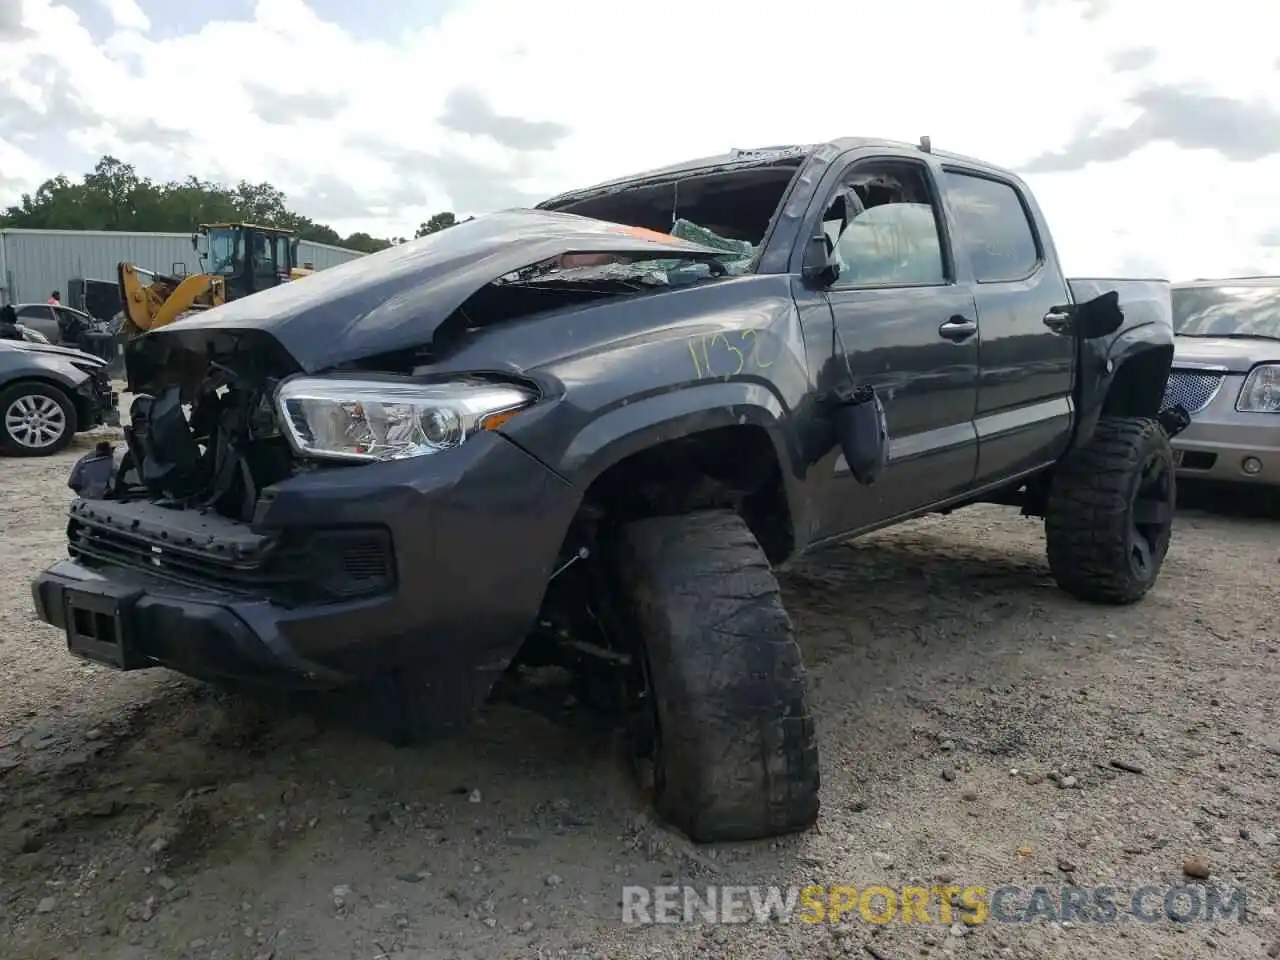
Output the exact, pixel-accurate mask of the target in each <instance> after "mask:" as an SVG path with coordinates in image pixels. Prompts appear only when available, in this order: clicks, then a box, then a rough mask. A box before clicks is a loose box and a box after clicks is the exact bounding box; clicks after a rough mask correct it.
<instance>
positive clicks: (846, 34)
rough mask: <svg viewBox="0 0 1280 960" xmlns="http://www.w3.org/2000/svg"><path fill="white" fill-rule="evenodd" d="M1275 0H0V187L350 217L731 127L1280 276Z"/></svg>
mask: <svg viewBox="0 0 1280 960" xmlns="http://www.w3.org/2000/svg"><path fill="white" fill-rule="evenodd" d="M1277 36H1280V6H1278V5H1276V4H1274V3H1268V2H1265V0H1220V2H1218V3H1216V4H1209V3H1206V2H1205V0H1164V2H1162V3H1161V2H1157V0H968V2H964V3H945V2H940V0H891V2H883V3H875V4H873V3H870V2H868V0H787V2H785V3H779V2H775V0H756V2H751V0H736V2H729V0H646V2H645V3H643V4H634V3H621V2H620V3H607V2H600V0H596V2H588V0H540V2H535V3H528V2H524V0H218V2H217V3H213V4H207V5H206V4H200V3H196V2H193V0H0V203H7V202H12V201H13V200H15V199H16V198H17V197H18V195H19V194H20V193H21V192H22V191H24V190H30V189H32V188H34V187H35V186H36V185H37V184H38V183H40V181H42V180H43V179H44V178H46V177H48V176H51V175H53V174H56V173H60V172H63V173H68V174H70V175H73V176H78V175H79V174H81V173H83V172H85V171H86V170H87V169H89V168H90V167H91V166H92V164H93V162H94V161H95V160H96V159H97V157H99V156H100V155H102V154H103V153H112V154H114V155H116V156H118V157H120V158H121V159H124V160H127V161H129V162H131V163H133V164H134V165H135V166H137V167H138V169H139V170H140V172H142V173H143V174H145V175H148V176H151V177H153V178H162V179H163V178H170V177H181V176H185V175H186V174H189V173H194V174H197V175H199V176H202V177H206V178H212V179H220V180H225V181H234V180H238V179H240V178H247V179H250V180H255V181H257V180H269V181H271V182H273V183H275V184H276V185H277V186H279V187H281V188H282V189H284V190H285V191H286V192H287V193H288V194H289V198H290V201H291V205H292V206H294V207H295V208H296V209H298V210H299V211H301V212H303V213H305V214H308V215H309V216H311V217H314V218H315V219H317V220H320V221H324V222H328V223H330V224H332V225H333V226H334V227H335V228H337V229H338V230H339V231H341V232H343V233H349V232H352V231H354V230H366V231H368V232H370V233H373V234H376V235H394V234H402V233H405V232H407V231H412V229H413V227H414V226H415V225H416V224H417V223H419V222H420V221H422V220H424V219H426V217H427V216H429V215H430V214H431V213H433V212H435V211H437V210H442V209H452V210H454V211H457V212H458V213H459V214H470V213H483V212H485V211H487V210H492V209H496V208H501V207H506V206H512V205H518V204H521V203H527V202H532V201H536V200H538V199H541V198H543V197H545V196H548V195H550V194H552V193H555V192H558V191H560V190H562V189H566V188H569V187H573V186H579V185H583V184H586V183H591V182H596V181H599V180H602V179H606V178H610V177H613V176H620V175H623V174H626V173H631V172H635V171H638V170H643V169H647V168H651V167H655V166H660V165H663V164H666V163H669V162H674V161H677V160H681V159H685V158H687V157H692V156H701V155H705V154H708V153H717V152H721V151H723V150H726V149H728V148H731V147H751V146H759V145H768V144H781V143H804V142H813V141H820V140H826V139H830V138H833V137H837V136H842V135H868V136H883V137H890V138H894V139H902V140H908V141H913V142H914V141H915V140H916V139H918V137H919V136H920V135H921V134H929V135H930V136H931V137H932V139H933V143H934V145H935V146H936V147H937V148H939V149H946V150H952V151H957V152H961V153H967V154H972V155H975V156H979V157H981V158H983V159H985V160H990V161H993V162H996V163H999V164H1003V165H1006V166H1009V167H1012V168H1014V169H1016V170H1018V171H1019V172H1021V173H1022V174H1023V175H1024V176H1026V177H1027V179H1028V180H1029V182H1030V183H1031V185H1032V187H1033V188H1034V189H1035V190H1036V193H1037V196H1038V197H1039V199H1040V201H1041V204H1042V205H1043V206H1044V207H1045V209H1046V212H1047V213H1048V215H1049V217H1050V218H1051V220H1052V226H1053V229H1054V233H1055V236H1056V239H1057V242H1058V246H1059V248H1060V252H1061V253H1062V255H1063V257H1064V259H1065V260H1066V265H1067V268H1068V270H1069V271H1070V272H1072V273H1075V274H1095V275H1096V274H1115V273H1128V274H1133V273H1138V274H1142V275H1152V274H1155V275H1162V276H1168V277H1172V278H1174V279H1179V278H1183V277H1188V276H1206V275H1214V274H1224V273H1228V272H1250V273H1257V272H1267V271H1271V272H1280V59H1278V58H1280V43H1277V41H1276V38H1277Z"/></svg>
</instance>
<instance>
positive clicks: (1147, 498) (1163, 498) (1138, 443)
mask: <svg viewBox="0 0 1280 960" xmlns="http://www.w3.org/2000/svg"><path fill="white" fill-rule="evenodd" d="M1176 499H1177V488H1176V485H1175V481H1174V467H1173V450H1172V448H1171V447H1170V446H1169V437H1168V435H1167V434H1166V433H1165V432H1164V428H1163V427H1161V426H1160V424H1159V423H1158V422H1157V421H1156V420H1154V419H1148V418H1119V417H1116V418H1110V417H1108V418H1103V419H1102V420H1100V421H1099V422H1098V426H1097V428H1096V429H1095V430H1094V433H1093V436H1092V437H1091V438H1090V439H1089V441H1088V443H1086V444H1085V445H1084V446H1082V447H1080V448H1079V449H1077V450H1074V451H1072V452H1071V453H1070V454H1068V455H1067V457H1066V459H1065V460H1064V461H1063V463H1062V464H1061V466H1060V467H1059V469H1058V472H1057V474H1056V476H1055V477H1054V479H1053V484H1052V487H1051V488H1050V492H1049V505H1048V510H1047V512H1046V515H1045V540H1046V545H1047V547H1048V553H1049V569H1050V570H1051V571H1052V572H1053V577H1054V579H1055V580H1056V581H1057V582H1058V586H1060V587H1061V588H1062V589H1063V590H1065V591H1067V593H1070V594H1071V595H1072V596H1075V597H1077V598H1079V599H1081V600H1088V601H1091V602H1094V603H1108V604H1130V603H1135V602H1137V601H1138V600H1140V599H1142V597H1144V596H1145V595H1146V594H1147V592H1148V591H1149V590H1150V589H1151V588H1152V586H1154V585H1155V582H1156V579H1157V578H1158V577H1159V575H1160V568H1161V567H1162V566H1163V565H1164V558H1165V555H1166V554H1167V553H1168V551H1169V540H1170V537H1171V535H1172V532H1173V516H1174V510H1175V504H1176Z"/></svg>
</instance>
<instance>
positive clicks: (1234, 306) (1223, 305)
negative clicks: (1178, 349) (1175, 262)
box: [1173, 283, 1280, 340]
mask: <svg viewBox="0 0 1280 960" xmlns="http://www.w3.org/2000/svg"><path fill="white" fill-rule="evenodd" d="M1173 329H1174V332H1175V333H1177V334H1178V335H1180V336H1184V337H1261V338H1264V339H1270V340H1280V283H1277V284H1276V285H1275V286H1270V287H1247V286H1225V285H1224V286H1221V287H1186V288H1183V289H1181V290H1174V291H1173Z"/></svg>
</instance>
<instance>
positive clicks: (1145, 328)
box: [1076, 323, 1173, 445]
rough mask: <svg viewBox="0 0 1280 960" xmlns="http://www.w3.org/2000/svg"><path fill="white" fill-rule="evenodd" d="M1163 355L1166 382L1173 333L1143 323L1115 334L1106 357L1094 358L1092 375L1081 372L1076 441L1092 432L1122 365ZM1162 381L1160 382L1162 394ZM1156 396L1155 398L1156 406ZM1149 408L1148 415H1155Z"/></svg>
mask: <svg viewBox="0 0 1280 960" xmlns="http://www.w3.org/2000/svg"><path fill="white" fill-rule="evenodd" d="M1157 352H1159V353H1163V354H1165V356H1166V363H1164V364H1163V367H1164V380H1165V382H1167V381H1168V376H1169V370H1170V369H1171V368H1172V366H1173V333H1172V331H1171V330H1169V329H1168V328H1167V327H1165V326H1163V325H1162V324H1156V323H1146V324H1143V325H1142V326H1139V327H1133V328H1131V329H1129V330H1125V331H1123V332H1121V333H1120V334H1119V335H1117V336H1116V338H1115V339H1114V340H1112V341H1111V343H1110V344H1109V345H1108V347H1107V352H1106V356H1105V357H1099V358H1097V359H1096V360H1095V363H1096V364H1097V367H1096V370H1095V372H1094V375H1093V376H1092V377H1090V375H1089V374H1088V373H1083V374H1082V384H1081V386H1082V390H1081V398H1080V425H1079V428H1078V430H1077V432H1076V444H1077V445H1079V444H1082V443H1085V442H1087V441H1088V439H1089V438H1090V437H1091V436H1093V431H1094V429H1095V428H1096V427H1097V425H1098V420H1099V419H1101V417H1102V410H1103V408H1104V407H1105V405H1106V402H1107V397H1108V396H1109V395H1110V393H1111V389H1112V387H1114V386H1115V383H1116V381H1117V380H1118V379H1119V378H1120V374H1121V370H1123V369H1124V368H1125V365H1126V364H1128V363H1130V362H1131V361H1133V360H1134V359H1135V358H1137V357H1145V356H1151V355H1152V354H1153V353H1157ZM1163 391H1164V384H1163V383H1162V384H1161V393H1162V394H1163ZM1158 403H1159V399H1158V398H1157V405H1158ZM1157 412H1158V411H1157V410H1152V411H1151V412H1150V416H1153V417H1154V416H1155V415H1156V413H1157Z"/></svg>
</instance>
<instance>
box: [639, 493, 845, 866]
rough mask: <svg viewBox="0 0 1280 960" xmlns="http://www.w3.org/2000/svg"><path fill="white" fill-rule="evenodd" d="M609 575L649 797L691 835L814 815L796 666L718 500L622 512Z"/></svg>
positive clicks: (741, 533) (768, 591) (785, 627)
mask: <svg viewBox="0 0 1280 960" xmlns="http://www.w3.org/2000/svg"><path fill="white" fill-rule="evenodd" d="M620 546H621V550H620V556H619V558H618V574H619V581H620V587H621V590H622V592H623V594H624V599H625V600H626V601H627V604H626V605H627V606H628V607H629V612H630V613H631V614H632V616H633V617H634V619H635V622H636V623H637V626H638V630H637V633H638V640H639V642H640V644H641V646H642V648H643V649H642V651H641V653H642V659H643V665H644V667H645V668H646V670H647V681H648V686H649V688H650V689H649V691H648V692H649V694H650V699H651V700H652V701H653V716H654V719H655V721H656V736H655V741H656V742H655V747H654V751H655V756H654V758H653V759H654V794H655V796H654V802H655V807H656V809H657V812H658V814H659V815H660V816H662V817H663V818H664V819H665V820H667V821H668V822H670V823H671V824H672V825H674V826H675V827H677V828H678V829H680V830H681V831H683V832H684V833H685V834H686V835H687V836H688V837H689V838H690V839H692V840H694V841H695V842H699V843H707V842H716V841H741V840H757V839H763V838H766V837H774V836H780V835H783V834H788V833H795V832H798V831H801V830H804V829H807V828H808V827H810V826H812V825H813V823H814V822H815V821H816V820H817V817H818V788H819V780H820V778H819V771H818V748H817V745H816V736H815V729H814V721H813V717H812V716H811V715H810V713H809V707H808V702H807V691H806V679H805V671H804V666H803V663H802V661H801V655H800V648H799V645H798V644H797V643H796V641H795V638H794V636H793V635H792V629H791V620H790V618H789V617H788V616H787V612H786V610H785V609H784V608H783V606H782V600H781V598H780V596H779V593H778V583H777V580H776V579H775V578H774V575H773V571H772V570H771V568H770V565H769V561H768V560H767V559H766V557H765V555H764V551H763V550H761V548H760V545H759V543H757V541H756V538H755V537H754V536H753V535H752V533H751V531H750V530H749V529H748V528H747V525H746V523H744V522H743V520H742V519H741V518H740V517H738V516H737V515H736V514H734V513H731V512H728V511H707V512H700V513H693V514H688V515H685V516H676V517H656V518H652V519H646V520H640V521H637V522H634V523H631V524H629V525H627V526H626V527H625V528H624V529H623V531H622V537H621V544H620Z"/></svg>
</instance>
